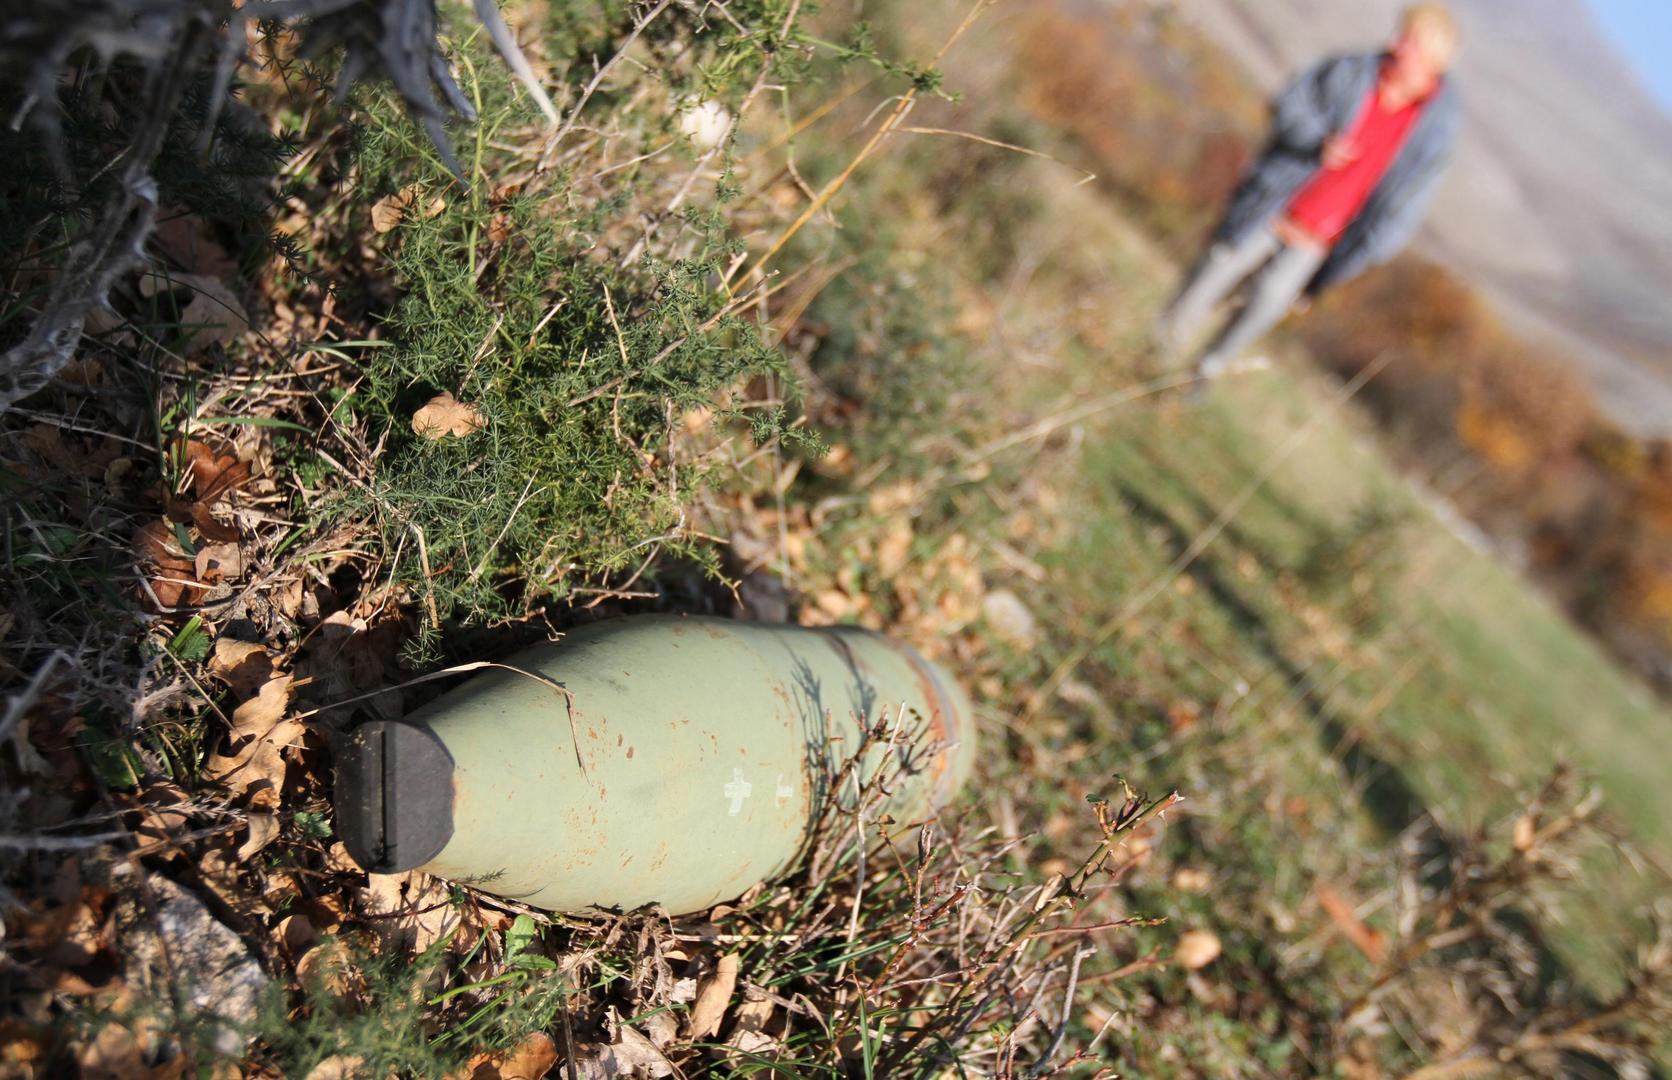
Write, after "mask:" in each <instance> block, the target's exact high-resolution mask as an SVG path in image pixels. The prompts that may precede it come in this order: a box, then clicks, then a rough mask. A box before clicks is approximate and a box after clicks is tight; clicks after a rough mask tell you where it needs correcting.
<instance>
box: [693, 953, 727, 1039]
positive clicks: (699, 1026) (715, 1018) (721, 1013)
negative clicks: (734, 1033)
mask: <svg viewBox="0 0 1672 1080" xmlns="http://www.w3.org/2000/svg"><path fill="white" fill-rule="evenodd" d="M737 970H738V956H737V954H736V953H727V954H726V955H725V956H722V957H720V962H719V963H718V964H716V965H715V967H714V973H713V974H711V975H709V976H708V978H706V979H704V980H703V981H702V985H701V986H700V987H699V988H698V990H697V1000H696V1003H695V1004H693V1005H692V1006H691V1020H690V1026H689V1029H688V1030H689V1032H690V1037H691V1038H692V1039H707V1038H711V1037H713V1035H714V1034H715V1033H716V1032H718V1031H719V1030H720V1025H721V1023H723V1022H724V1021H725V1018H726V1009H727V1008H728V1007H729V1006H730V1005H731V999H732V991H734V990H735V989H737Z"/></svg>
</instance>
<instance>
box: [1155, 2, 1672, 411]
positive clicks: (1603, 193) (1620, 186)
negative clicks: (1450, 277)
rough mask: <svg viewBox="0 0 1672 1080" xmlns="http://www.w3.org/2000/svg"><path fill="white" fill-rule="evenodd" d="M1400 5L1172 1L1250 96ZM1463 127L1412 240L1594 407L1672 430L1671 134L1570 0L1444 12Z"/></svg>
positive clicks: (1361, 33) (1359, 41)
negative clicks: (1573, 364) (1566, 357)
mask: <svg viewBox="0 0 1672 1080" xmlns="http://www.w3.org/2000/svg"><path fill="white" fill-rule="evenodd" d="M1402 6H1403V0H1365V2H1363V3H1356V4H1330V3H1321V2H1319V0H1178V3H1177V8H1178V10H1179V11H1180V12H1181V13H1182V14H1184V15H1185V16H1186V18H1188V19H1189V21H1191V22H1192V23H1194V24H1196V25H1198V26H1200V27H1201V28H1202V29H1203V30H1204V31H1206V32H1207V33H1208V34H1209V35H1210V36H1211V37H1212V38H1213V39H1214V40H1215V41H1216V42H1217V43H1218V44H1220V45H1221V46H1222V47H1223V48H1224V49H1225V50H1226V51H1227V52H1228V53H1229V54H1230V55H1231V56H1233V57H1234V58H1235V59H1236V60H1237V61H1238V62H1239V63H1240V64H1241V65H1242V66H1243V67H1244V68H1246V70H1247V71H1248V73H1249V75H1250V76H1252V77H1253V78H1254V80H1255V81H1256V82H1257V83H1258V84H1259V85H1260V86H1261V87H1263V88H1267V89H1270V88H1275V87H1276V86H1277V85H1278V84H1279V83H1280V82H1281V81H1282V80H1283V79H1284V78H1285V77H1286V76H1287V75H1288V74H1289V73H1291V72H1293V71H1294V70H1296V69H1297V68H1298V67H1300V66H1302V65H1304V64H1306V63H1308V62H1310V61H1311V60H1312V59H1314V58H1316V57H1317V56H1319V55H1321V54H1324V53H1327V52H1330V51H1334V50H1344V49H1355V48H1361V47H1367V46H1371V45H1374V44H1375V43H1377V42H1378V41H1380V40H1381V39H1382V37H1383V36H1384V35H1385V34H1386V32H1387V28H1388V27H1390V26H1391V25H1392V23H1393V20H1394V18H1395V17H1396V13H1397V12H1398V10H1399V9H1400V8H1401V7H1402ZM1454 6H1455V8H1456V9H1457V11H1458V14H1459V17H1460V18H1461V20H1462V22H1463V24H1464V33H1465V35H1466V43H1465V51H1464V55H1463V57H1462V60H1461V62H1460V64H1461V67H1460V76H1461V78H1462V79H1463V80H1464V85H1465V87H1466V89H1467V97H1466V103H1467V116H1468V128H1467V133H1466V136H1465V139H1464V143H1463V145H1462V147H1461V148H1460V150H1459V153H1458V158H1457V163H1456V165H1455V167H1454V168H1453V169H1452V170H1451V174H1450V175H1449V176H1448V177H1447V180H1446V183H1445V185H1444V187H1443V188H1442V191H1441V193H1440V195H1439V197H1438V199H1437V201H1436V206H1435V212H1434V214H1433V217H1432V219H1431V224H1430V227H1429V228H1428V229H1427V230H1426V234H1425V236H1424V238H1423V241H1422V246H1423V248H1424V250H1425V251H1426V253H1428V254H1430V255H1432V256H1435V257H1437V258H1439V259H1440V260H1441V261H1442V262H1445V263H1446V264H1448V265H1449V266H1451V267H1453V268H1454V269H1456V270H1459V271H1460V272H1462V273H1463V274H1464V276H1466V277H1467V278H1468V279H1469V280H1470V281H1472V282H1473V283H1475V284H1476V285H1478V286H1479V287H1480V288H1481V289H1482V290H1483V291H1485V292H1486V293H1487V294H1488V295H1489V296H1490V297H1491V299H1492V300H1493V301H1494V303H1495V304H1496V305H1497V306H1498V307H1499V308H1500V309H1502V310H1503V312H1504V314H1505V315H1506V317H1508V318H1509V319H1510V320H1511V321H1512V322H1513V323H1514V324H1515V325H1516V326H1517V327H1518V328H1519V329H1522V330H1523V331H1525V332H1528V333H1530V334H1532V335H1534V336H1537V337H1542V338H1545V339H1547V340H1548V341H1550V342H1551V343H1552V344H1556V345H1558V346H1560V347H1561V348H1562V349H1563V351H1565V352H1567V353H1570V354H1571V355H1573V356H1574V357H1576V358H1577V359H1579V360H1580V361H1581V363H1582V364H1583V366H1584V369H1585V375H1586V377H1587V379H1588V380H1589V381H1590V383H1591V384H1592V386H1593V387H1594V388H1595V391H1596V394H1597V397H1598V398H1599V400H1600V401H1601V403H1602V404H1603V405H1604V407H1605V408H1606V409H1607V410H1608V411H1609V412H1610V413H1611V414H1612V415H1613V416H1614V417H1615V418H1616V419H1617V420H1618V421H1619V422H1620V423H1621V424H1622V425H1624V426H1625V427H1627V428H1628V429H1630V430H1632V431H1633V432H1635V433H1637V434H1641V435H1666V434H1668V433H1672V308H1668V306H1667V305H1666V303H1665V302H1664V298H1665V296H1666V295H1667V294H1668V292H1672V204H1669V203H1668V202H1667V200H1666V199H1665V197H1664V195H1665V192H1667V191H1669V190H1672V120H1669V119H1668V118H1667V116H1666V115H1665V114H1664V113H1662V112H1661V111H1660V110H1659V109H1657V108H1656V106H1655V105H1654V103H1653V102H1652V101H1651V100H1650V99H1649V97H1648V95H1647V93H1646V92H1645V91H1644V90H1643V89H1642V87H1641V86H1640V85H1639V84H1638V83H1637V82H1636V81H1635V79H1634V78H1633V76H1632V75H1631V73H1630V70H1629V68H1628V67H1627V65H1626V63H1625V62H1624V60H1623V59H1621V58H1620V56H1619V55H1618V54H1617V52H1615V50H1614V49H1613V48H1612V47H1611V46H1610V45H1609V43H1608V42H1607V41H1606V40H1605V39H1604V38H1603V36H1602V33H1601V31H1600V29H1599V28H1598V27H1597V26H1596V24H1595V23H1594V22H1593V20H1592V19H1591V17H1590V14H1589V12H1588V10H1587V9H1586V7H1585V5H1584V3H1583V2H1582V0H1529V2H1522V0H1517V2H1514V3H1511V2H1509V0H1456V3H1455V5H1454Z"/></svg>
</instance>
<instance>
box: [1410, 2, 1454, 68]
mask: <svg viewBox="0 0 1672 1080" xmlns="http://www.w3.org/2000/svg"><path fill="white" fill-rule="evenodd" d="M1419 25H1420V26H1424V27H1426V28H1427V29H1428V30H1429V32H1431V33H1432V34H1434V36H1435V38H1436V39H1437V40H1436V44H1437V45H1439V46H1440V47H1441V48H1442V49H1443V50H1444V55H1443V56H1442V57H1441V59H1443V60H1448V61H1449V60H1450V59H1451V58H1452V57H1454V56H1455V55H1456V54H1457V46H1458V45H1459V44H1460V42H1461V39H1462V35H1461V33H1460V32H1459V30H1458V27H1457V17H1456V16H1454V15H1453V14H1452V13H1451V9H1450V8H1448V7H1447V6H1446V5H1444V4H1440V3H1435V2H1433V0H1427V2H1424V3H1419V4H1408V5H1406V7H1405V10H1404V11H1403V12H1401V13H1400V16H1399V29H1400V30H1401V31H1402V32H1408V31H1410V30H1411V29H1412V28H1414V27H1416V26H1419Z"/></svg>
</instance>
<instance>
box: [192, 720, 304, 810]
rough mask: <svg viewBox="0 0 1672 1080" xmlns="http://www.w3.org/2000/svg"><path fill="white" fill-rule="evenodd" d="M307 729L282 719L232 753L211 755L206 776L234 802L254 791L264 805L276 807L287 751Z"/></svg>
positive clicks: (205, 770)
mask: <svg viewBox="0 0 1672 1080" xmlns="http://www.w3.org/2000/svg"><path fill="white" fill-rule="evenodd" d="M304 730H306V729H305V727H304V726H303V724H302V722H301V721H300V720H281V721H279V722H278V723H277V724H275V725H274V726H273V727H272V728H270V729H269V730H268V731H267V732H266V733H265V734H264V735H262V736H261V737H260V738H254V739H247V740H245V741H244V742H243V743H241V744H240V745H239V746H237V747H236V748H235V749H234V750H233V751H232V753H230V754H212V755H210V757H209V760H208V762H207V763H206V764H205V766H204V773H205V775H207V776H208V777H209V779H211V780H214V781H216V782H218V783H220V784H221V785H222V786H223V787H225V788H226V789H227V791H228V793H229V794H230V795H231V796H232V797H233V798H235V799H236V798H240V797H242V796H244V795H246V794H250V793H252V792H254V793H255V794H256V795H259V796H261V798H262V800H263V801H264V802H267V801H270V802H271V804H272V805H277V796H278V793H279V792H280V791H282V790H283V789H284V774H285V762H284V749H285V747H287V746H289V745H290V744H291V743H292V742H294V741H296V740H298V739H300V738H301V737H302V732H303V731H304Z"/></svg>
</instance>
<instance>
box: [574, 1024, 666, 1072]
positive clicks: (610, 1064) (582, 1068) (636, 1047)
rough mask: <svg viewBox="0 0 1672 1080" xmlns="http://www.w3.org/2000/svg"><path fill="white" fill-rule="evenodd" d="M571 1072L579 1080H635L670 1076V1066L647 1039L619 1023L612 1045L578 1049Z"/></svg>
mask: <svg viewBox="0 0 1672 1080" xmlns="http://www.w3.org/2000/svg"><path fill="white" fill-rule="evenodd" d="M575 1072H576V1073H577V1074H578V1075H579V1076H580V1077H581V1078H582V1080H617V1078H622V1080H625V1078H633V1080H638V1078H640V1077H656V1078H660V1077H664V1076H672V1075H673V1066H672V1065H671V1064H669V1062H668V1059H667V1058H665V1057H663V1056H662V1052H661V1051H660V1050H658V1049H656V1047H655V1046H653V1045H652V1044H651V1042H650V1040H649V1039H647V1038H645V1037H644V1036H643V1035H641V1034H639V1033H638V1032H637V1031H635V1030H634V1029H633V1028H631V1027H629V1026H627V1025H626V1024H622V1025H621V1032H620V1038H619V1040H618V1041H617V1042H615V1043H614V1044H613V1045H610V1046H585V1047H581V1048H580V1050H579V1053H577V1054H576V1055H575Z"/></svg>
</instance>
